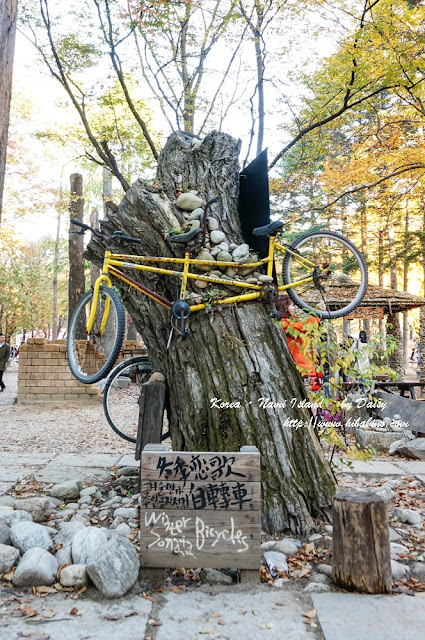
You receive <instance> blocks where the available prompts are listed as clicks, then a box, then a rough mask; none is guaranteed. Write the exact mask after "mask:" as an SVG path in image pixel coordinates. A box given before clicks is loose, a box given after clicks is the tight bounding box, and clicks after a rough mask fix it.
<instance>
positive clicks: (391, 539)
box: [390, 527, 401, 542]
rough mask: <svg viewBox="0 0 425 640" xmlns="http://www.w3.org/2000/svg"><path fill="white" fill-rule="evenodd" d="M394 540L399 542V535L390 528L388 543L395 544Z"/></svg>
mask: <svg viewBox="0 0 425 640" xmlns="http://www.w3.org/2000/svg"><path fill="white" fill-rule="evenodd" d="M396 540H401V535H400V534H399V533H397V531H394V529H391V527H390V542H395V541H396Z"/></svg>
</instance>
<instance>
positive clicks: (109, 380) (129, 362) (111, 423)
mask: <svg viewBox="0 0 425 640" xmlns="http://www.w3.org/2000/svg"><path fill="white" fill-rule="evenodd" d="M147 361H148V359H147V358H146V356H133V357H132V358H128V359H127V360H123V362H120V364H118V365H117V366H116V367H115V368H114V369H113V370H112V371H111V372H110V374H109V376H108V378H107V380H106V383H105V386H104V388H103V411H104V413H105V417H106V419H107V421H108V423H109V426H110V427H111V428H112V430H113V431H115V433H116V434H117V435H119V436H120V437H121V438H123V439H124V440H127V442H136V440H137V438H133V437H132V436H129V435H127V434H126V433H124V432H123V431H121V429H119V427H118V426H117V425H116V423H115V422H114V420H113V418H112V416H111V414H110V411H109V405H108V399H109V391H110V389H111V387H112V384H113V382H114V381H115V378H117V377H118V376H119V375H120V374H121V372H122V371H123V370H124V369H127V367H131V366H133V365H136V364H141V363H145V362H147Z"/></svg>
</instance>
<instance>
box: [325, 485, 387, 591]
mask: <svg viewBox="0 0 425 640" xmlns="http://www.w3.org/2000/svg"><path fill="white" fill-rule="evenodd" d="M332 524H333V557H332V580H333V581H334V582H335V583H336V584H338V585H340V586H341V587H344V588H346V589H354V590H355V591H360V592H362V593H389V592H390V591H391V559H390V537H389V523H388V505H387V502H386V500H384V498H382V497H381V496H378V495H376V493H375V492H374V491H368V492H365V491H358V490H357V491H356V490H352V489H351V490H349V491H345V492H342V493H338V494H337V495H336V496H335V500H334V505H333V518H332Z"/></svg>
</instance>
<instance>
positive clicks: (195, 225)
mask: <svg viewBox="0 0 425 640" xmlns="http://www.w3.org/2000/svg"><path fill="white" fill-rule="evenodd" d="M200 226H201V223H200V221H199V220H192V222H191V223H190V225H189V231H193V230H194V229H199V228H200Z"/></svg>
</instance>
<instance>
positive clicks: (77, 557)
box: [72, 527, 107, 564]
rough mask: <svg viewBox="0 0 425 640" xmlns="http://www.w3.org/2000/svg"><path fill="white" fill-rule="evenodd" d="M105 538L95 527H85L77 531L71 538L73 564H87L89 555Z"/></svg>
mask: <svg viewBox="0 0 425 640" xmlns="http://www.w3.org/2000/svg"><path fill="white" fill-rule="evenodd" d="M106 541H107V538H106V536H105V534H104V533H103V531H101V530H100V529H97V528H96V527H86V528H85V529H82V530H81V531H77V533H76V534H75V536H74V537H73V539H72V560H73V563H74V564H88V561H89V560H90V558H91V556H92V555H93V554H94V553H95V552H96V551H97V549H99V547H101V546H102V545H103V544H104V543H105V542H106Z"/></svg>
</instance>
